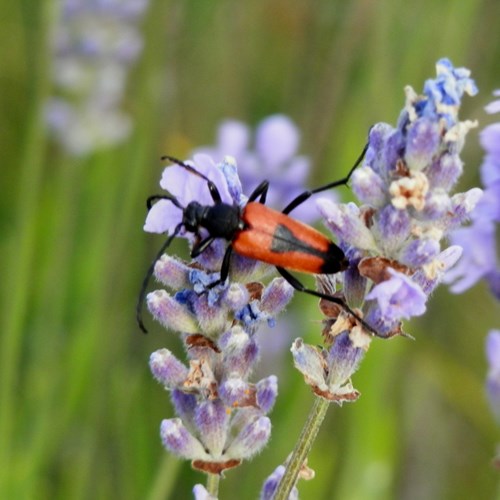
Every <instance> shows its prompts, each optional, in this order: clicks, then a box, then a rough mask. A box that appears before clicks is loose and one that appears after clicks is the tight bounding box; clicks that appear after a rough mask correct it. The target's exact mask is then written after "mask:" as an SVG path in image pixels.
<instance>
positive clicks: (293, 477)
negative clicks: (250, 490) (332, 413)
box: [274, 396, 330, 500]
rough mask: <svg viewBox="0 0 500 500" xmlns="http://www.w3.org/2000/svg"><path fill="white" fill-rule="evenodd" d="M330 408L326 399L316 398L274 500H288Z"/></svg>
mask: <svg viewBox="0 0 500 500" xmlns="http://www.w3.org/2000/svg"><path fill="white" fill-rule="evenodd" d="M329 406H330V402H329V401H327V400H326V399H323V398H321V397H319V396H316V397H315V401H314V404H313V406H312V408H311V412H310V413H309V417H308V419H307V422H306V423H305V425H304V427H303V429H302V433H301V434H300V437H299V440H298V441H297V444H296V445H295V448H294V450H293V452H292V455H291V457H290V460H289V461H288V464H287V466H286V469H285V473H284V474H283V477H282V478H281V481H280V484H279V485H278V489H277V490H276V494H275V496H274V500H287V499H288V496H289V495H290V492H291V491H292V488H293V486H294V485H295V483H296V481H297V477H298V475H299V472H300V469H301V467H302V466H303V464H304V461H305V459H306V458H307V456H308V455H309V452H310V451H311V448H312V445H313V443H314V440H315V439H316V436H317V435H318V431H319V429H320V427H321V424H322V423H323V420H324V419H325V416H326V412H327V410H328V407H329Z"/></svg>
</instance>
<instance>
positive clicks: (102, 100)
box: [46, 0, 149, 155]
mask: <svg viewBox="0 0 500 500" xmlns="http://www.w3.org/2000/svg"><path fill="white" fill-rule="evenodd" d="M148 3H149V1H148V0H88V1H84V0H63V5H62V10H61V20H60V23H59V27H58V30H57V32H56V38H55V40H54V54H55V60H54V68H53V71H54V77H53V78H54V86H55V88H56V92H57V95H56V96H54V97H53V98H52V99H50V101H49V102H48V103H47V106H46V119H47V124H48V127H49V130H50V131H51V132H52V134H53V135H54V137H55V138H56V139H57V141H58V142H59V143H61V145H62V146H63V147H64V148H65V149H66V150H67V151H68V152H69V153H70V154H73V155H85V154H88V153H90V152H92V151H95V150H97V149H100V148H105V147H109V146H112V145H114V144H117V143H119V142H121V141H123V140H124V139H125V138H126V137H127V136H128V135H129V133H130V131H131V128H132V123H131V120H130V117H129V116H128V115H127V114H126V113H125V112H123V111H122V110H121V109H120V104H121V101H122V98H123V95H124V92H125V85H126V80H127V74H128V71H129V68H130V66H131V65H132V63H133V62H134V61H135V60H136V59H137V57H138V55H139V54H140V52H141V49H142V39H141V36H140V34H139V31H138V28H137V25H138V23H139V21H140V19H141V17H142V14H143V12H144V11H145V9H146V7H147V5H148Z"/></svg>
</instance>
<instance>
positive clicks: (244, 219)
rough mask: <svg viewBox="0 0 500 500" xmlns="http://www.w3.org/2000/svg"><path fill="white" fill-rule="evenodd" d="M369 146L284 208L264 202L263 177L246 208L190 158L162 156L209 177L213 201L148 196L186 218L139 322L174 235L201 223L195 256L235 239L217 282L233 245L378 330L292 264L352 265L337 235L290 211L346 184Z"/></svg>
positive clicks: (324, 270) (334, 268)
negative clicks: (338, 175)
mask: <svg viewBox="0 0 500 500" xmlns="http://www.w3.org/2000/svg"><path fill="white" fill-rule="evenodd" d="M367 149H368V144H366V145H365V147H364V148H363V151H362V152H361V154H360V156H359V158H358V159H357V160H356V162H355V163H354V165H353V167H352V168H351V170H350V171H349V173H348V174H347V175H346V176H345V177H344V178H342V179H340V180H337V181H334V182H330V183H328V184H325V185H323V186H320V187H318V188H316V189H312V190H309V191H304V192H302V193H301V194H299V195H298V196H297V197H295V198H294V199H293V200H292V201H291V202H290V203H289V204H288V205H287V206H286V207H285V208H284V209H283V211H281V212H278V211H276V210H273V209H271V208H269V207H266V206H265V205H264V203H265V201H266V195H267V191H268V188H269V182H268V181H263V182H261V183H260V184H259V185H258V186H257V187H256V188H255V190H254V191H253V193H252V194H251V195H250V196H249V198H248V202H247V204H246V205H245V206H244V207H243V208H241V207H239V206H237V205H235V204H234V205H229V204H227V203H224V202H222V199H221V195H220V193H219V190H218V189H217V186H216V185H215V184H214V182H212V181H211V180H210V179H208V177H206V176H205V175H203V174H202V173H201V172H198V171H197V170H196V169H195V168H194V167H192V166H191V165H188V164H187V163H185V162H183V161H181V160H178V159H177V158H173V157H171V156H163V157H162V160H169V161H171V162H173V163H175V164H177V165H179V166H180V167H182V168H184V169H186V170H187V171H188V172H190V173H191V174H193V175H196V176H198V177H200V178H201V179H203V180H205V181H206V182H207V186H208V189H209V191H210V195H211V197H212V199H213V201H214V204H213V205H209V206H204V205H201V204H200V203H198V202H197V201H191V202H189V203H188V205H187V206H186V207H183V206H182V205H181V204H180V203H179V201H178V200H177V198H175V197H174V196H172V195H153V196H150V197H149V198H148V199H147V202H146V204H147V207H148V210H149V209H151V207H152V204H153V202H154V201H157V200H169V201H171V202H172V203H173V204H174V205H175V206H176V207H178V208H179V209H180V210H182V221H181V222H180V223H179V224H178V225H177V226H176V227H175V229H174V231H173V233H172V234H171V235H170V236H169V237H168V238H167V241H165V243H164V244H163V246H162V247H161V249H160V251H159V252H158V254H157V256H156V258H155V259H154V261H153V262H152V264H151V266H150V267H149V269H148V271H147V273H146V276H145V278H144V281H143V283H142V287H141V291H140V293H139V300H138V302H137V309H136V317H137V323H138V324H139V327H140V328H141V330H142V331H143V332H144V333H147V330H146V328H145V326H144V323H143V321H142V312H141V311H142V304H143V302H144V299H145V296H146V289H147V286H148V283H149V279H150V278H151V276H152V274H153V272H154V266H155V264H156V261H157V260H158V259H159V258H160V257H161V255H162V254H163V253H164V252H165V250H166V249H167V248H168V247H169V245H170V244H171V242H172V240H173V239H174V238H175V237H176V236H177V235H178V234H179V232H180V230H181V229H182V228H183V227H184V229H185V230H186V231H188V232H191V233H194V234H195V235H198V236H199V233H200V229H202V228H203V229H205V230H206V231H207V232H208V236H207V237H206V238H204V239H201V238H200V239H199V241H198V242H197V243H195V245H194V246H193V248H192V250H191V257H192V258H195V257H197V256H198V255H200V254H201V253H202V252H204V251H205V250H206V249H207V248H208V247H209V246H210V245H211V244H212V242H213V241H214V240H215V239H216V238H224V239H225V240H227V241H228V242H229V245H228V247H227V249H226V252H225V254H224V257H223V259H222V265H221V270H220V279H219V280H218V281H216V282H215V283H212V284H211V287H212V286H215V285H216V284H218V283H223V282H225V281H226V279H227V277H228V275H229V266H230V261H231V254H232V252H233V250H234V251H235V252H236V253H238V254H240V255H243V256H245V257H249V258H251V259H256V260H260V261H262V262H266V263H267V264H271V265H273V266H276V269H277V270H278V272H279V273H280V274H281V276H283V278H284V279H285V280H286V281H288V283H290V285H291V286H292V287H293V288H295V289H296V290H298V291H300V292H304V293H307V294H309V295H313V296H315V297H319V298H321V299H324V300H327V301H330V302H334V303H335V304H338V305H339V306H341V307H342V308H343V309H344V310H345V311H347V312H348V313H349V314H351V315H352V316H353V317H354V318H355V319H356V320H357V321H359V322H360V323H361V324H362V325H363V327H364V328H366V329H367V330H369V331H370V332H371V333H373V334H375V335H378V333H377V332H376V331H375V330H374V329H373V328H372V327H371V326H370V325H368V324H367V323H366V322H365V321H363V320H362V319H361V318H360V317H359V316H358V315H357V314H356V313H355V312H354V311H353V310H352V309H351V308H350V307H349V306H348V305H347V304H346V303H345V301H343V300H342V299H340V298H338V297H332V296H330V295H328V294H325V293H321V292H318V291H316V290H312V289H308V288H306V287H305V286H304V285H303V284H302V283H301V282H300V281H299V280H298V279H297V278H296V277H295V276H293V275H292V274H290V273H289V272H288V269H290V270H293V271H299V272H303V273H310V274H334V273H337V272H339V271H344V270H345V269H347V267H348V265H349V262H348V260H347V259H346V257H345V255H344V252H343V251H342V249H340V248H339V247H338V246H337V245H336V244H335V243H334V242H333V241H331V240H330V239H328V238H327V237H326V236H324V235H323V234H322V233H320V232H319V231H317V230H316V229H314V228H313V227H311V226H308V225H306V224H303V223H302V222H299V221H297V220H295V219H293V218H291V217H289V216H288V214H289V213H290V212H291V211H292V210H293V209H295V208H297V207H298V206H299V205H301V204H302V203H304V201H306V200H307V199H309V198H310V197H311V196H312V195H313V194H316V193H320V192H322V191H326V190H327V189H331V188H334V187H337V186H341V185H346V184H347V182H348V181H349V179H350V177H351V175H352V173H353V172H354V170H355V169H356V167H357V166H358V165H359V164H360V163H361V161H362V160H363V158H364V156H365V153H366V151H367Z"/></svg>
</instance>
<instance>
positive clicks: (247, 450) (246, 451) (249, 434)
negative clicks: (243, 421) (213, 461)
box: [226, 416, 271, 458]
mask: <svg viewBox="0 0 500 500" xmlns="http://www.w3.org/2000/svg"><path fill="white" fill-rule="evenodd" d="M270 436H271V421H270V420H269V418H267V417H263V416H262V417H257V418H254V419H253V420H252V421H251V422H249V423H248V424H247V425H245V426H244V427H243V428H242V430H241V431H240V433H239V434H238V435H237V436H236V438H235V439H234V441H233V442H232V443H231V444H230V445H229V447H228V449H227V451H226V456H227V457H228V458H250V457H251V456H252V455H255V454H256V453H258V452H259V451H261V450H262V448H264V446H265V445H266V444H267V442H268V440H269V437H270Z"/></svg>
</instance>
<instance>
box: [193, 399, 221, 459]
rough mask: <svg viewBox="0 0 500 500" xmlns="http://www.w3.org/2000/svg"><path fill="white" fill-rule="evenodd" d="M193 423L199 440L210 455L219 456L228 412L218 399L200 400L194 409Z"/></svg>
mask: <svg viewBox="0 0 500 500" xmlns="http://www.w3.org/2000/svg"><path fill="white" fill-rule="evenodd" d="M195 424H196V427H197V429H198V433H199V436H200V439H201V441H202V442H203V444H204V445H205V447H206V448H207V449H208V450H209V451H210V454H211V455H212V456H219V455H220V454H221V453H222V450H223V449H224V445H225V444H226V435H227V428H228V425H229V414H228V412H227V410H226V408H225V406H224V404H223V403H222V401H220V400H214V401H202V402H200V403H199V404H198V406H197V407H196V410H195Z"/></svg>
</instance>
